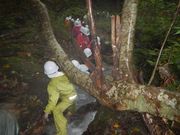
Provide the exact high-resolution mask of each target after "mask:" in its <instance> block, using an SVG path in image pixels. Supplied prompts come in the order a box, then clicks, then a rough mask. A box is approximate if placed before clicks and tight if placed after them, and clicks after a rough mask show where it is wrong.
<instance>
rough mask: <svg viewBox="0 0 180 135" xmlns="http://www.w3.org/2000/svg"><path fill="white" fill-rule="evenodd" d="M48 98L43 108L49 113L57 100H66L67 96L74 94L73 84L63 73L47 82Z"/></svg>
mask: <svg viewBox="0 0 180 135" xmlns="http://www.w3.org/2000/svg"><path fill="white" fill-rule="evenodd" d="M47 91H48V95H49V100H48V104H47V106H46V108H45V110H44V111H45V112H46V113H51V111H52V110H53V108H54V107H55V106H56V104H57V103H58V101H61V100H63V99H66V100H68V99H69V97H71V96H74V95H76V91H75V89H74V86H73V84H71V83H70V82H69V80H68V78H67V77H66V76H65V75H62V76H59V77H55V78H52V79H51V80H50V82H49V84H48V88H47Z"/></svg>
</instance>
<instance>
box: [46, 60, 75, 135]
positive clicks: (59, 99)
mask: <svg viewBox="0 0 180 135" xmlns="http://www.w3.org/2000/svg"><path fill="white" fill-rule="evenodd" d="M44 73H45V74H46V75H47V76H48V77H49V78H50V79H51V80H50V82H49V84H48V87H47V91H48V95H49V100H48V104H47V105H46V108H45V110H44V112H45V114H44V118H45V119H46V120H48V116H49V114H51V113H52V114H53V117H54V122H55V126H56V130H57V135H67V119H66V118H65V117H64V115H63V112H64V111H65V110H67V108H69V107H70V106H71V105H73V104H74V102H75V99H76V97H77V94H76V91H75V88H74V86H73V84H72V83H70V81H69V80H68V78H67V77H66V75H65V74H64V73H63V72H61V71H59V66H58V65H57V64H56V63H55V62H54V61H47V62H46V63H45V64H44Z"/></svg>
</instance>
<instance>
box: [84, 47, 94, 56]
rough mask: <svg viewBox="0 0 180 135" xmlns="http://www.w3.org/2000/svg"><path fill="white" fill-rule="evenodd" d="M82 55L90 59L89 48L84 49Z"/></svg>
mask: <svg viewBox="0 0 180 135" xmlns="http://www.w3.org/2000/svg"><path fill="white" fill-rule="evenodd" d="M84 54H85V55H86V57H90V56H91V55H92V51H91V49H89V48H86V49H84Z"/></svg>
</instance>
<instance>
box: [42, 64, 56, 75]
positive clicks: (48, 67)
mask: <svg viewBox="0 0 180 135" xmlns="http://www.w3.org/2000/svg"><path fill="white" fill-rule="evenodd" d="M58 69H59V67H58V65H57V64H56V63H55V62H54V61H47V62H46V63H45V64H44V73H45V74H46V75H48V76H49V75H53V74H56V73H57V72H58Z"/></svg>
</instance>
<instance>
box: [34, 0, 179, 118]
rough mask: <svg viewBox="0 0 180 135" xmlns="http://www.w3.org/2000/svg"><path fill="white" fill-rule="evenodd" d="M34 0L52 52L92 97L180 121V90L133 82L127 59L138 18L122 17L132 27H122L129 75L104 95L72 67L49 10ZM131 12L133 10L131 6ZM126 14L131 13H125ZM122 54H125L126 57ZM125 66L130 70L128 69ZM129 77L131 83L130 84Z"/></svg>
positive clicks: (83, 74) (122, 108)
mask: <svg viewBox="0 0 180 135" xmlns="http://www.w3.org/2000/svg"><path fill="white" fill-rule="evenodd" d="M31 2H32V4H33V6H34V8H35V9H36V11H37V12H36V13H37V16H38V17H39V22H40V27H41V32H42V36H43V37H44V39H46V41H47V44H48V46H50V48H51V49H52V51H53V52H54V53H55V56H56V59H57V62H58V63H59V64H60V65H61V67H62V69H63V70H64V72H65V73H66V75H67V76H68V77H69V78H70V79H71V80H72V81H73V82H74V83H76V84H77V85H79V86H80V87H82V88H83V89H85V90H86V91H87V92H88V93H89V94H91V95H92V96H94V97H96V98H97V99H98V100H99V102H100V103H101V104H103V105H106V106H108V107H110V108H113V109H116V110H135V111H139V112H148V113H150V114H153V115H156V116H161V117H165V118H168V119H170V120H175V121H178V122H180V94H179V93H176V92H170V91H166V90H164V89H162V88H158V87H150V86H144V85H138V84H135V83H134V82H133V81H132V80H133V79H132V78H133V77H132V75H131V72H130V65H129V64H131V61H126V58H131V53H132V50H133V46H132V45H133V44H132V43H131V42H132V39H133V32H134V28H133V26H134V23H135V22H134V20H133V18H134V19H135V17H132V16H131V17H130V18H131V19H129V17H128V18H127V17H126V18H125V17H123V18H124V19H127V20H126V21H127V22H129V21H130V28H128V29H127V30H125V26H124V28H123V29H122V30H123V31H124V32H125V33H126V34H125V35H126V36H127V37H128V38H126V39H128V40H126V42H125V41H123V42H121V45H122V46H121V49H122V50H123V53H121V54H120V56H121V57H120V58H121V59H122V60H119V61H120V62H121V65H120V67H124V68H123V71H125V72H127V73H129V74H128V77H129V78H128V80H127V81H126V80H120V81H114V82H111V86H112V87H111V88H110V89H109V90H108V91H107V92H104V93H103V94H102V93H101V92H100V91H99V90H97V89H96V87H95V86H94V85H93V82H92V80H91V79H90V76H89V75H87V74H85V73H82V72H80V71H79V70H78V69H77V68H75V67H74V66H73V64H72V63H71V62H70V60H69V58H68V56H67V55H66V54H65V52H64V51H63V49H62V48H61V46H60V44H59V43H58V42H57V40H56V38H55V36H54V34H53V31H52V28H51V24H50V20H49V16H48V12H47V9H46V7H45V6H44V4H43V3H41V2H40V0H31ZM129 2H132V3H131V4H132V5H135V4H136V1H135V0H127V1H126V2H125V5H126V6H129V5H127V4H130V3H129ZM131 7H132V6H131ZM134 7H135V6H134ZM129 8H130V7H129ZM126 11H127V10H126ZM128 11H129V12H130V9H129V10H128ZM133 13H134V12H133ZM126 14H128V13H127V12H126ZM123 16H124V15H123ZM126 21H124V22H126ZM127 22H126V23H127ZM128 26H129V25H128ZM126 28H127V27H126ZM121 35H122V33H121ZM125 35H124V36H125ZM121 38H123V37H121ZM124 38H125V37H124ZM125 44H128V45H127V46H128V47H127V48H128V49H126V47H125ZM126 50H128V52H126ZM123 54H124V55H125V56H124V57H123ZM123 64H125V65H126V66H123ZM125 67H126V68H128V69H125ZM129 80H130V82H131V83H129Z"/></svg>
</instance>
